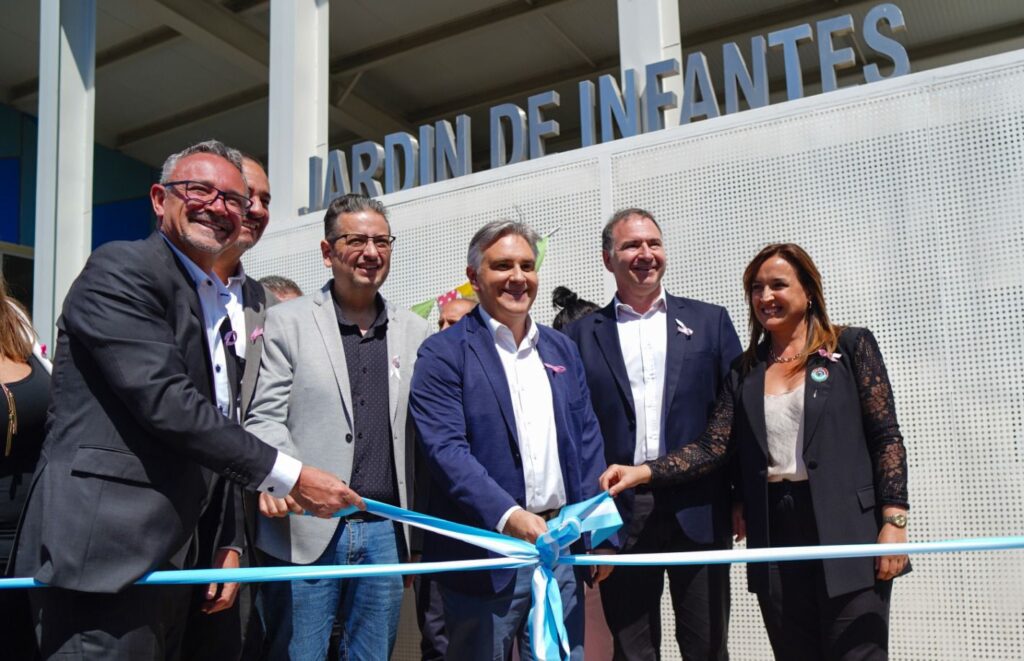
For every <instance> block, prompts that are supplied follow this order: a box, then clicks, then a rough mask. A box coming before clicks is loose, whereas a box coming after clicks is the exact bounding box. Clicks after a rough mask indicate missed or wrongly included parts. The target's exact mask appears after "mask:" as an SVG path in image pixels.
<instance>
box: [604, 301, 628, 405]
mask: <svg viewBox="0 0 1024 661" xmlns="http://www.w3.org/2000/svg"><path fill="white" fill-rule="evenodd" d="M615 324H616V322H615V302H614V301H612V302H611V303H609V304H608V305H606V306H605V307H603V308H601V309H600V310H599V311H598V312H597V313H596V314H595V315H594V339H596V340H597V346H598V347H599V348H600V349H601V354H602V355H603V356H604V360H605V362H606V363H608V369H610V370H611V373H612V376H613V377H615V383H616V384H617V385H618V386H619V390H620V391H622V396H623V397H625V398H626V401H627V402H629V415H631V416H633V415H635V412H634V411H635V409H636V405H635V404H634V402H633V390H632V389H631V388H630V387H629V376H628V375H627V374H626V361H625V359H623V357H622V346H621V345H620V344H619V329H618V327H617V326H616V325H615Z"/></svg>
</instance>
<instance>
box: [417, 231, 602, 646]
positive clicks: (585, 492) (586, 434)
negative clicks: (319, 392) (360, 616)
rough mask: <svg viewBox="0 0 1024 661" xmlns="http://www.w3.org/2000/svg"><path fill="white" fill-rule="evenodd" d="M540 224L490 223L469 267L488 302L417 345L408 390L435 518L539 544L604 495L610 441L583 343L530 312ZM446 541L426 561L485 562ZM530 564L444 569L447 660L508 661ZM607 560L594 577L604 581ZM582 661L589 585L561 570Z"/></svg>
mask: <svg viewBox="0 0 1024 661" xmlns="http://www.w3.org/2000/svg"><path fill="white" fill-rule="evenodd" d="M537 241H538V236H537V234H536V232H534V231H533V230H532V229H530V228H529V227H528V226H526V225H524V224H522V223H518V222H514V221H495V222H492V223H488V224H487V225H485V226H484V227H483V228H481V229H480V230H479V231H478V232H477V233H476V234H475V235H474V236H473V239H472V241H471V242H470V245H469V254H468V258H467V262H468V266H467V267H466V274H467V275H468V277H469V281H470V283H471V284H472V286H473V289H474V290H475V291H476V294H477V297H478V299H479V301H480V304H479V305H478V306H477V308H476V309H475V310H473V311H472V312H471V313H469V314H467V315H466V316H465V317H463V318H462V320H461V321H459V322H458V323H457V324H455V325H454V326H452V327H451V328H449V329H448V330H446V331H445V332H443V333H438V334H436V335H434V336H432V337H430V338H428V339H427V340H426V341H425V342H424V343H423V345H422V346H421V347H420V351H419V357H418V358H417V361H416V368H415V372H414V374H413V380H412V388H411V393H410V397H409V405H410V410H411V412H412V416H413V419H414V420H415V422H416V427H417V430H418V431H419V438H420V443H421V448H422V450H423V452H424V455H425V459H426V462H427V465H428V467H429V469H430V472H431V487H430V489H431V490H430V495H429V499H428V503H429V505H428V507H429V510H430V513H431V514H434V515H435V516H439V517H441V518H444V519H448V520H450V521H456V522H459V523H466V524H469V525H472V526H477V527H480V528H486V529H488V530H497V531H499V532H502V533H504V534H506V535H511V536H513V537H518V538H520V539H524V540H526V541H529V542H534V541H536V539H537V537H538V536H540V535H541V534H543V533H544V532H545V531H546V530H547V521H548V520H550V519H551V518H552V517H554V516H555V515H557V514H558V512H559V511H560V509H561V508H562V507H563V506H564V505H567V504H571V503H575V502H578V501H581V500H584V499H586V498H590V497H592V496H594V495H596V494H597V493H598V491H599V490H600V487H599V486H598V482H597V479H598V476H599V475H600V473H601V471H602V469H603V468H604V466H605V461H604V456H603V452H602V449H603V442H602V440H601V431H600V428H599V427H598V422H597V418H596V417H595V415H594V411H593V409H592V408H591V405H590V393H589V392H588V390H587V383H586V377H585V375H584V371H583V365H582V363H581V361H580V356H579V353H578V352H577V351H576V347H575V345H573V343H572V342H571V341H570V340H569V339H568V338H566V337H565V336H563V335H562V334H561V333H558V332H556V331H554V330H552V329H550V328H547V327H545V326H540V325H539V324H537V323H535V322H534V321H533V320H532V319H531V318H530V306H531V305H532V304H533V301H534V299H535V298H536V296H537V271H536V257H537ZM487 555H488V554H487V552H485V551H483V550H481V549H479V548H476V547H473V546H469V545H467V544H464V543H462V542H458V541H455V540H451V539H448V538H445V537H441V536H438V535H429V534H428V535H427V536H426V539H425V540H424V550H423V556H424V560H428V561H437V560H461V559H469V558H483V557H487ZM532 571H533V569H532V568H529V567H528V568H523V569H519V570H512V569H509V570H496V571H490V572H453V573H450V574H442V575H440V576H439V578H438V580H439V582H440V584H441V596H442V599H443V601H444V611H445V627H446V629H447V631H448V657H449V658H452V659H483V658H489V659H509V658H510V657H511V653H512V643H513V641H514V640H518V641H519V653H520V658H522V659H531V658H533V656H532V654H531V648H530V640H529V632H528V627H527V625H526V622H527V614H528V612H529V608H530V603H531V575H532ZM607 572H608V568H602V570H601V571H600V572H598V574H597V576H596V578H597V579H598V580H600V579H602V578H604V576H606V575H607ZM555 576H556V578H557V579H558V585H559V589H560V591H561V595H562V605H563V608H564V611H565V625H566V630H567V632H568V635H569V642H570V647H571V651H572V658H573V659H582V658H583V621H584V614H583V605H584V604H583V585H582V582H581V580H580V578H581V576H577V575H576V573H575V572H574V570H573V569H572V568H571V567H569V566H566V565H558V566H557V567H556V568H555Z"/></svg>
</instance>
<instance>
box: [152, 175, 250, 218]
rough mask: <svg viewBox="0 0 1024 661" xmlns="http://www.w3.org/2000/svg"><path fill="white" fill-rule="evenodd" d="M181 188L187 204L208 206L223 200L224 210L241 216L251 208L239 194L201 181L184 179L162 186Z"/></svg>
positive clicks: (244, 197) (248, 200)
mask: <svg viewBox="0 0 1024 661" xmlns="http://www.w3.org/2000/svg"><path fill="white" fill-rule="evenodd" d="M175 186H181V187H182V188H181V190H182V191H183V193H184V196H185V199H186V200H188V201H189V202H200V203H202V204H203V205H206V206H209V205H211V204H213V203H215V202H216V201H217V198H220V199H222V200H224V208H225V209H227V210H228V211H229V212H230V213H233V214H236V215H239V216H242V215H245V212H246V211H248V210H249V207H251V206H252V200H250V199H249V198H247V197H246V196H244V195H241V194H239V193H228V192H225V191H222V190H221V189H219V188H217V187H215V186H211V185H210V184H207V183H204V182H202V181H192V180H191V179H184V180H182V181H168V182H167V183H165V184H163V187H164V188H173V187H175Z"/></svg>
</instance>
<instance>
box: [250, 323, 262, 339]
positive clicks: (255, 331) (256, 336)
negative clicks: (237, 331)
mask: <svg viewBox="0 0 1024 661" xmlns="http://www.w3.org/2000/svg"><path fill="white" fill-rule="evenodd" d="M262 336H263V326H257V327H256V328H254V329H252V333H250V334H249V341H250V342H255V341H256V340H258V339H259V338H260V337H262Z"/></svg>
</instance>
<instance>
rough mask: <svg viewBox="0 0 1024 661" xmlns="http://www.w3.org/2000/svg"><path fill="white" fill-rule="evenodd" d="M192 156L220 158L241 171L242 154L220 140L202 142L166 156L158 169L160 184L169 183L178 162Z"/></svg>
mask: <svg viewBox="0 0 1024 661" xmlns="http://www.w3.org/2000/svg"><path fill="white" fill-rule="evenodd" d="M194 154H213V155H214V156H220V157H221V158H223V159H225V160H227V161H229V162H230V163H231V164H232V165H234V166H235V167H236V168H238V171H239V172H241V171H242V152H240V151H238V150H237V149H235V148H233V147H228V146H227V145H225V144H224V143H223V142H221V141H220V140H203V141H202V142H197V143H196V144H194V145H191V146H189V147H185V148H184V149H182V150H181V151H179V152H177V153H176V154H171V155H170V156H168V157H167V160H165V161H164V166H163V168H161V169H160V183H161V184H166V183H167V182H168V181H171V175H172V174H173V173H174V168H176V167H177V166H178V161H180V160H181V159H183V158H185V157H186V156H192V155H194Z"/></svg>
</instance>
